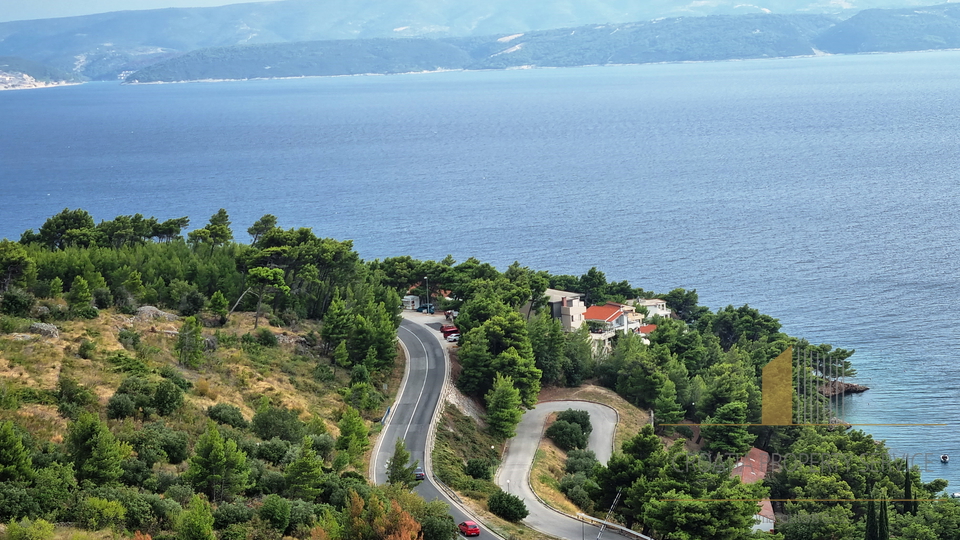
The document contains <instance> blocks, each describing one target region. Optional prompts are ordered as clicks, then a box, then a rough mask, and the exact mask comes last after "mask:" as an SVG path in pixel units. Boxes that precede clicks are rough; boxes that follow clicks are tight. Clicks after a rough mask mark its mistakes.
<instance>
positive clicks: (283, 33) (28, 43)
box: [0, 0, 923, 79]
mask: <svg viewBox="0 0 960 540" xmlns="http://www.w3.org/2000/svg"><path fill="white" fill-rule="evenodd" d="M922 1H923V0H845V1H842V2H841V1H836V0H762V1H760V0H757V3H755V4H747V3H743V2H740V1H737V0H710V1H695V2H691V1H689V0H644V1H642V2H638V1H636V0H593V1H578V2H570V1H569V0H541V1H537V2H516V1H513V0H471V1H470V2H466V3H464V2H452V1H450V0H390V1H389V2H384V1H383V0H351V1H349V2H344V1H342V0H282V1H276V2H263V3H250V4H234V5H228V6H222V7H216V8H171V9H162V10H145V11H121V12H113V13H103V14H97V15H86V16H82V17H67V18H60V19H41V20H31V21H14V22H6V23H0V56H17V57H22V58H26V59H29V60H33V61H37V62H42V63H44V64H47V65H50V66H52V67H54V68H57V69H60V70H64V71H71V72H73V73H76V74H77V75H80V76H83V77H85V78H88V79H111V78H116V77H117V75H118V74H121V73H122V72H127V71H134V70H138V69H140V68H143V67H145V66H148V65H151V64H154V63H156V62H158V61H161V60H165V59H170V58H173V57H176V56H179V55H181V54H184V53H188V52H190V51H195V50H198V49H202V48H209V47H229V46H234V45H254V44H266V43H292V42H302V41H318V40H347V39H373V38H394V37H406V38H414V37H416V38H434V39H440V38H452V37H477V36H489V35H510V34H516V33H529V32H537V31H543V30H551V29H555V28H574V27H582V26H584V25H589V24H622V23H629V22H634V21H650V20H653V19H657V18H662V17H664V18H674V17H679V16H683V17H688V16H707V15H750V14H762V13H772V14H785V15H786V14H826V15H830V16H834V17H837V18H838V20H839V19H841V18H844V17H848V16H849V15H850V14H852V13H855V12H856V11H857V10H860V9H866V8H879V7H883V8H889V7H903V6H911V5H918V4H920V3H922ZM723 24H727V23H723ZM403 47H408V46H407V45H404V46H403Z"/></svg>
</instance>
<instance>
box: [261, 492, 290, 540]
mask: <svg viewBox="0 0 960 540" xmlns="http://www.w3.org/2000/svg"><path fill="white" fill-rule="evenodd" d="M259 514H260V519H262V520H263V521H265V522H266V523H267V524H268V525H270V526H271V527H273V528H274V529H276V530H278V531H280V532H283V531H285V530H287V526H288V525H290V501H288V500H286V499H284V498H283V497H281V496H279V495H267V497H266V498H265V499H264V500H263V506H261V507H260V513H259Z"/></svg>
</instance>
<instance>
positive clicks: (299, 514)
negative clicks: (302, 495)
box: [287, 500, 317, 535]
mask: <svg viewBox="0 0 960 540" xmlns="http://www.w3.org/2000/svg"><path fill="white" fill-rule="evenodd" d="M316 522H317V515H316V508H315V505H314V504H313V503H310V502H307V501H299V500H298V501H290V524H289V525H287V530H288V531H290V533H292V534H294V535H297V534H301V533H304V532H306V531H308V530H310V528H312V527H313V526H314V525H315V524H316Z"/></svg>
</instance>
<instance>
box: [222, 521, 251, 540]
mask: <svg viewBox="0 0 960 540" xmlns="http://www.w3.org/2000/svg"><path fill="white" fill-rule="evenodd" d="M250 532H251V531H250V526H249V525H247V524H246V523H234V524H233V525H227V527H226V528H225V529H223V530H222V531H220V540H247V538H248V537H249V536H250Z"/></svg>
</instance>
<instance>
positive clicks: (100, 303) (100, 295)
mask: <svg viewBox="0 0 960 540" xmlns="http://www.w3.org/2000/svg"><path fill="white" fill-rule="evenodd" d="M93 305H95V306H97V307H98V308H100V309H106V308H108V307H110V306H112V305H113V294H111V293H110V289H107V288H105V287H98V288H96V289H94V290H93Z"/></svg>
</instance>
